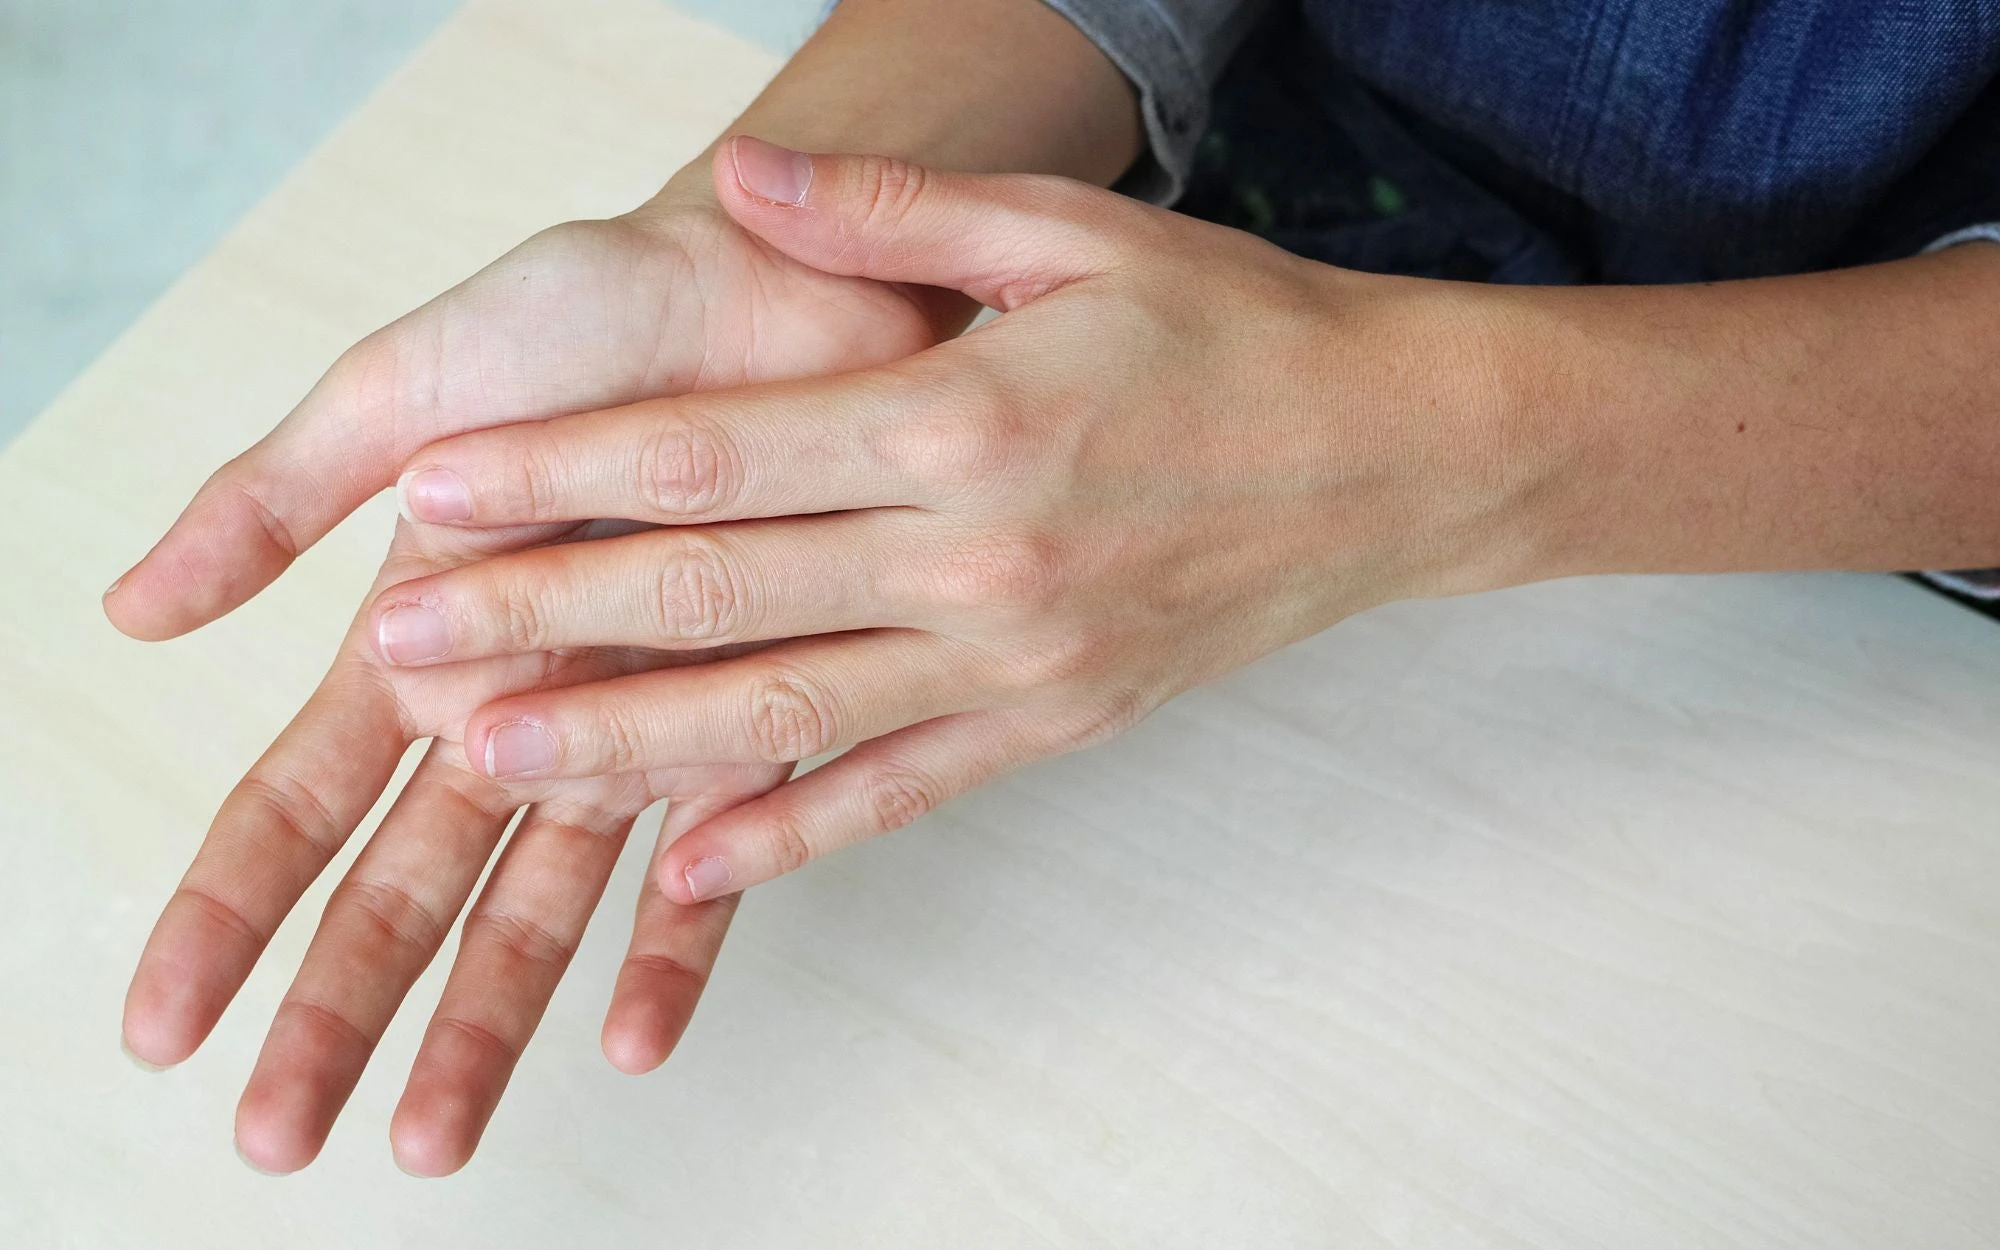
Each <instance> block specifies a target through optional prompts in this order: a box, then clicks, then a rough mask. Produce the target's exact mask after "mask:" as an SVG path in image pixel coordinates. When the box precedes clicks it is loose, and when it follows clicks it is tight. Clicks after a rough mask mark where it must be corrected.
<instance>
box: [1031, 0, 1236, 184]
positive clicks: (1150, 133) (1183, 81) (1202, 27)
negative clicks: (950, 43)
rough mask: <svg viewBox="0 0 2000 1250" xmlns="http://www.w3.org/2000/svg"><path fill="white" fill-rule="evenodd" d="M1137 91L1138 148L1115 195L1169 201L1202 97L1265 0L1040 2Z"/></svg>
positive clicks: (1190, 155) (1202, 109) (1182, 176)
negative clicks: (1142, 128) (1141, 146)
mask: <svg viewBox="0 0 2000 1250" xmlns="http://www.w3.org/2000/svg"><path fill="white" fill-rule="evenodd" d="M1042 2H1043V3H1044V4H1047V5H1048V6H1049V7H1050V8H1052V9H1054V10H1055V11H1056V12H1058V13H1060V14H1062V15H1063V16H1064V17H1066V18H1068V19H1069V21H1070V23H1071V25H1073V26H1075V27H1076V28H1077V29H1078V30H1079V31H1082V32H1083V34H1084V37H1085V38H1087V39H1089V40H1090V41H1091V42H1092V43H1094V44H1096V45H1097V46H1098V48H1099V49H1100V50H1101V51H1102V52H1103V53H1104V55H1105V56H1107V57H1109V58H1111V63H1112V64H1113V65H1116V66H1117V67H1118V68H1119V70H1120V71H1121V72H1122V73H1123V74H1124V75H1125V77H1127V78H1129V79H1131V81H1132V85H1133V86H1134V87H1136V88H1138V92H1139V112H1140V116H1141V117H1142V118H1143V120H1144V121H1145V125H1146V151H1145V153H1144V154H1142V155H1141V156H1140V157H1139V162H1138V163H1137V164H1136V165H1134V166H1133V167H1132V168H1131V170H1130V171H1129V172H1127V173H1126V175H1125V177H1124V178H1123V179H1121V180H1120V181H1119V183H1118V188H1117V189H1118V190H1120V191H1123V192H1125V193H1126V194H1127V195H1130V196H1133V197H1135V198H1137V199H1142V200H1150V201H1152V202H1153V203H1155V204H1171V203H1173V202H1174V200H1175V199H1177V198H1178V197H1179V196H1180V193H1181V191H1182V190H1183V189H1184V188H1185V187H1186V186H1187V176H1188V168H1189V166H1190V164H1191V163H1192V162H1193V159H1194V145H1195V144H1196V143H1197V142H1198V141H1199V140H1200V139H1201V135H1202V131H1203V130H1205V129H1207V126H1208V94H1209V89H1210V88H1211V87H1213V86H1214V85H1215V80H1216V78H1217V77H1219V76H1220V75H1221V73H1222V66H1223V63H1224V62H1226V61H1227V60H1228V59H1229V56H1230V53H1232V52H1234V51H1235V50H1236V45H1237V44H1238V43H1240V42H1242V40H1243V36H1244V33H1245V32H1246V31H1247V30H1248V29H1249V27H1250V24H1251V22H1253V21H1254V20H1255V19H1256V17H1257V14H1258V12H1259V11H1260V10H1261V9H1262V8H1263V7H1264V4H1265V3H1266V0H1042Z"/></svg>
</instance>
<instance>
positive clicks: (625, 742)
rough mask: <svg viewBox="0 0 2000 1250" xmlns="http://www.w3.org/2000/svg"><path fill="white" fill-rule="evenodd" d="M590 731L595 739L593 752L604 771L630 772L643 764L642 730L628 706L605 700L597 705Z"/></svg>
mask: <svg viewBox="0 0 2000 1250" xmlns="http://www.w3.org/2000/svg"><path fill="white" fill-rule="evenodd" d="M591 732H592V733H593V734H594V735H595V736H596V739H597V743H596V750H595V751H594V752H593V754H594V755H595V756H596V757H597V759H598V760H599V761H601V765H602V769H603V771H604V772H607V773H631V772H638V771H639V770H640V769H642V768H644V767H645V766H646V749H645V742H646V731H645V728H644V726H643V725H641V724H640V723H639V721H638V719H637V718H636V717H635V716H634V715H633V714H632V710H631V709H630V708H627V707H625V706H624V705H623V704H620V703H606V704H605V705H604V706H602V707H600V708H598V709H597V717H596V723H595V724H593V725H592V726H591Z"/></svg>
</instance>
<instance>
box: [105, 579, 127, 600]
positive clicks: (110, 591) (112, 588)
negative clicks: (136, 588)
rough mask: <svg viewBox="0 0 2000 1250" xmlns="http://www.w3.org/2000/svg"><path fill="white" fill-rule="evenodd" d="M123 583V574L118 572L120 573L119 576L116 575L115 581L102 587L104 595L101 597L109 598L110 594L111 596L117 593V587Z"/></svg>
mask: <svg viewBox="0 0 2000 1250" xmlns="http://www.w3.org/2000/svg"><path fill="white" fill-rule="evenodd" d="M124 584H125V578H124V575H123V574H120V575H119V577H118V580H117V581H114V582H112V583H111V584H110V585H109V586H106V587H105V588H104V596H103V597H104V598H106V599H109V598H110V597H111V596H113V595H115V594H117V593H118V588H119V587H120V586H123V585H124Z"/></svg>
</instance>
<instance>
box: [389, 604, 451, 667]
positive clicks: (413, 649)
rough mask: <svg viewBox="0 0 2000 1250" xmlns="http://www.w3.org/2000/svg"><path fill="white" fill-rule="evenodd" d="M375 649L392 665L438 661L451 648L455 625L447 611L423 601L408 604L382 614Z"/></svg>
mask: <svg viewBox="0 0 2000 1250" xmlns="http://www.w3.org/2000/svg"><path fill="white" fill-rule="evenodd" d="M375 649H376V650H377V651H380V652H381V653H382V658H383V659H385V660H387V661H389V663H391V664H415V663H417V662H419V661H421V660H435V659H437V658H438V657H439V656H441V655H443V654H444V653H445V652H447V651H449V650H451V625H450V623H449V622H447V621H446V620H445V619H444V614H443V613H441V612H438V611H436V610H435V609H433V608H427V607H424V606H423V605H422V604H418V603H411V604H405V605H404V606H402V607H399V608H390V609H389V610H388V611H387V612H384V613H383V614H382V621H381V623H380V624H379V625H377V626H376V627H375Z"/></svg>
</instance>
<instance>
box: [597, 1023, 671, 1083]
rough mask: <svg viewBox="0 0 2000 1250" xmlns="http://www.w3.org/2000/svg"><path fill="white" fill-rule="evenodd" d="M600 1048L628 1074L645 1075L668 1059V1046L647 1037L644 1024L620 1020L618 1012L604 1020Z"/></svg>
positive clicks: (605, 1055)
mask: <svg viewBox="0 0 2000 1250" xmlns="http://www.w3.org/2000/svg"><path fill="white" fill-rule="evenodd" d="M598 1048H599V1049H601V1050H602V1051H603V1052H604V1057H605V1058H606V1059H607V1060H609V1061H610V1063H611V1066H612V1067H614V1068H616V1069H618V1070H619V1071H620V1072H623V1073H624V1074H625V1075H626V1076H644V1075H646V1074H647V1073H648V1072H651V1071H653V1070H655V1069H656V1068H658V1067H659V1066H660V1065H661V1064H663V1063H665V1062H666V1061H667V1048H666V1047H663V1046H661V1045H659V1044H658V1043H657V1042H651V1041H648V1040H647V1038H646V1036H645V1032H644V1030H643V1029H642V1028H640V1027H639V1026H638V1025H634V1024H626V1023H624V1022H622V1021H620V1020H619V1019H618V1015H617V1013H614V1014H613V1015H612V1016H610V1017H608V1018H607V1019H606V1020H605V1021H604V1033H603V1035H602V1036H601V1037H600V1038H599V1039H598Z"/></svg>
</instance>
